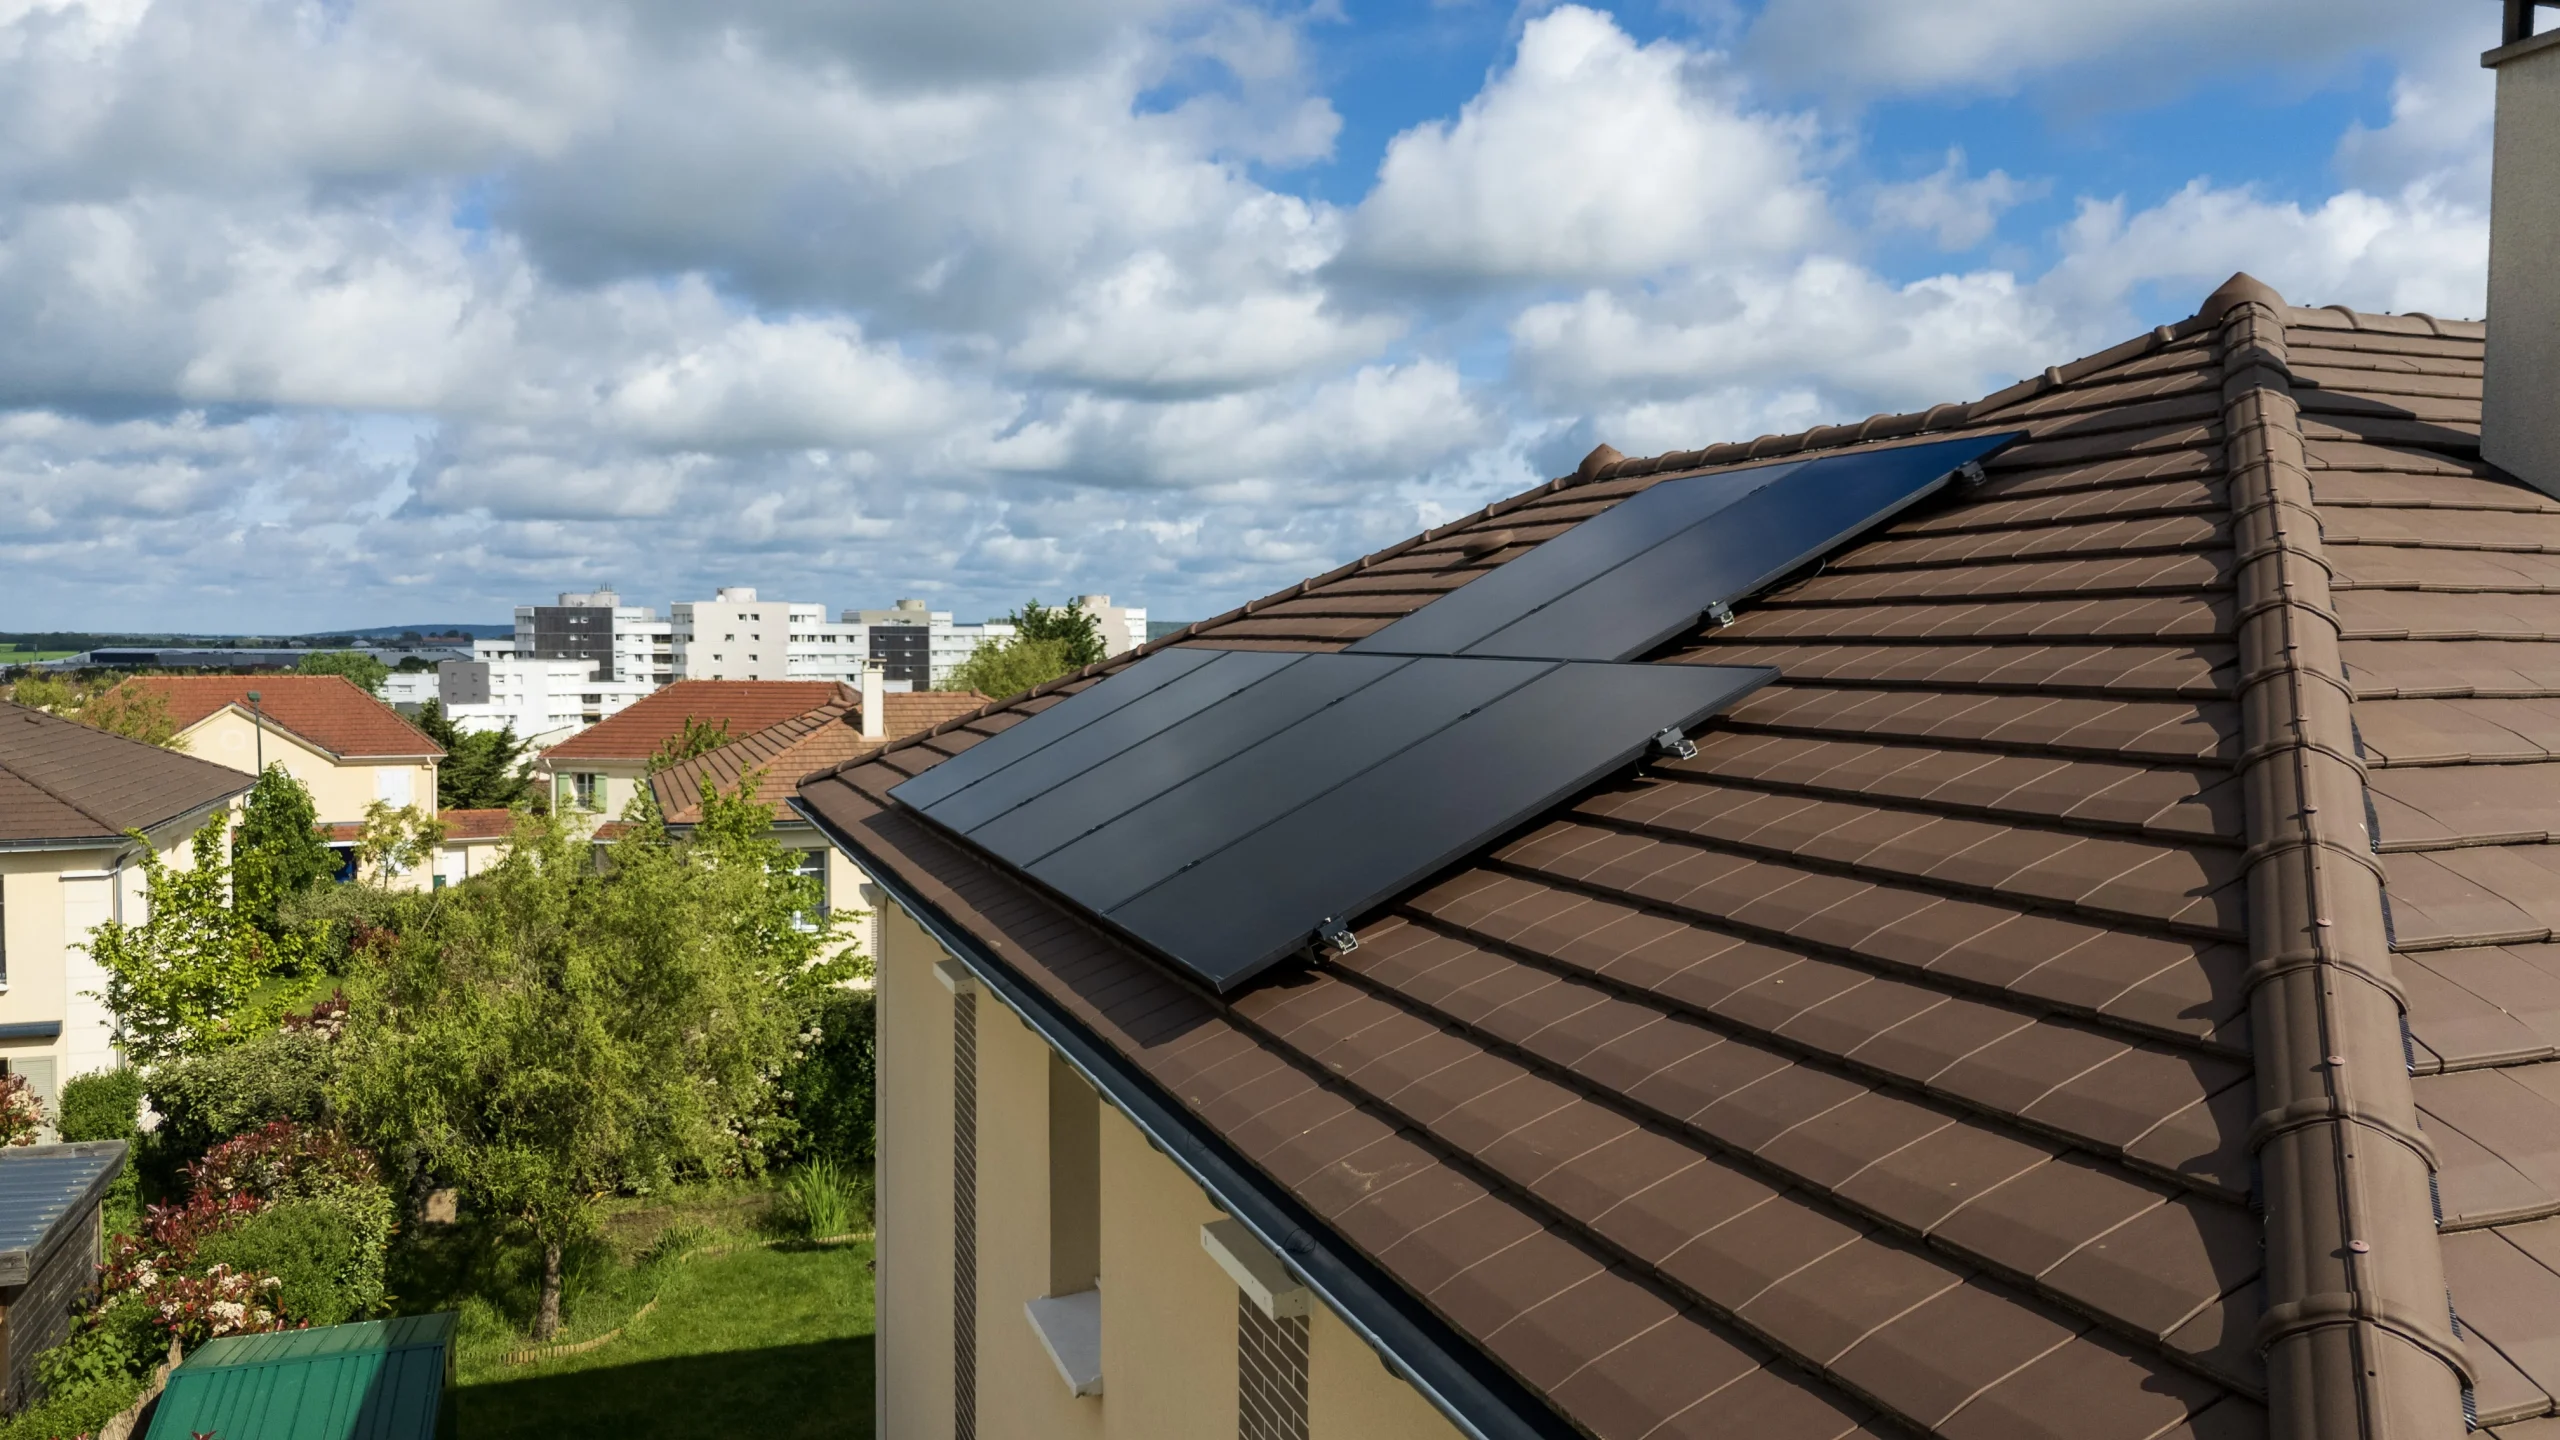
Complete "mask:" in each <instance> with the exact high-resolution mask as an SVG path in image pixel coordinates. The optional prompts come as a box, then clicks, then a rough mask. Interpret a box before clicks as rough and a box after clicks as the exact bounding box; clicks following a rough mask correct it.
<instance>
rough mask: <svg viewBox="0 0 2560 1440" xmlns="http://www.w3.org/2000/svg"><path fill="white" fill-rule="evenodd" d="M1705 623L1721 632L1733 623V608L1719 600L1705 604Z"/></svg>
mask: <svg viewBox="0 0 2560 1440" xmlns="http://www.w3.org/2000/svg"><path fill="white" fill-rule="evenodd" d="M1706 613H1707V623H1708V624H1710V625H1713V626H1714V627H1716V628H1717V629H1719V630H1721V629H1723V628H1724V627H1726V626H1727V625H1730V624H1732V623H1733V607H1732V606H1730V605H1727V604H1726V603H1724V602H1723V601H1721V600H1710V601H1708V602H1707V612H1706Z"/></svg>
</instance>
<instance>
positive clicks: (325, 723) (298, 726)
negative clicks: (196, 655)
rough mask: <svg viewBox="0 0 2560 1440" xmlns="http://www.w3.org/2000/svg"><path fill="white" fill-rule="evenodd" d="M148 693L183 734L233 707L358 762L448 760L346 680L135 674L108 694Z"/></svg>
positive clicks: (387, 708)
mask: <svg viewBox="0 0 2560 1440" xmlns="http://www.w3.org/2000/svg"><path fill="white" fill-rule="evenodd" d="M131 690H148V691H154V692H157V693H158V694H160V695H162V696H165V697H167V699H168V702H169V718H170V719H172V720H174V721H176V722H177V725H178V728H179V729H181V730H184V729H186V728H187V727H189V726H191V725H194V724H196V723H197V722H198V721H201V720H203V719H204V718H205V717H206V716H208V715H211V714H213V713H214V712H215V711H217V710H220V709H222V708H223V707H224V706H227V705H237V706H239V707H240V708H241V709H242V710H243V711H246V710H248V708H249V692H250V691H252V690H255V691H257V692H258V711H259V713H260V714H263V715H264V716H265V717H266V718H267V719H268V720H269V721H270V722H272V723H274V724H275V725H276V726H277V727H278V728H280V729H284V730H290V731H292V732H293V733H294V734H296V735H299V736H301V737H302V738H303V739H305V740H308V741H310V742H311V743H312V744H314V745H317V746H319V747H320V748H321V749H323V750H326V751H328V752H329V753H330V754H332V755H338V756H342V757H345V758H347V759H354V760H389V759H409V758H412V757H415V758H419V759H427V758H432V757H435V756H439V755H442V754H443V753H444V747H443V746H441V745H438V744H437V743H436V742H434V741H433V740H430V739H428V738H427V737H426V735H425V734H424V733H423V732H421V731H420V730H419V729H418V727H417V726H415V725H412V724H410V723H409V722H408V721H407V720H406V719H405V718H403V717H402V716H401V714H400V712H399V711H397V710H394V709H392V708H391V707H390V706H388V705H385V704H383V703H382V702H381V701H380V700H377V699H375V698H374V697H373V696H371V695H368V694H366V693H365V692H364V690H363V689H362V688H361V687H359V686H357V685H356V684H355V683H354V682H352V681H350V680H348V679H347V678H346V677H344V676H341V675H137V676H135V677H133V678H132V679H130V680H127V681H125V682H123V683H122V684H120V685H118V686H116V688H115V690H114V691H110V692H109V693H110V694H115V693H122V692H125V691H131Z"/></svg>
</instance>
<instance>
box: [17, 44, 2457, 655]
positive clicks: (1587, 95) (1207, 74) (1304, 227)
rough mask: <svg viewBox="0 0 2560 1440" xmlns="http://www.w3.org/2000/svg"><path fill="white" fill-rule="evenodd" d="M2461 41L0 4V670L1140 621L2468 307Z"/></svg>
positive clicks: (1207, 609) (1193, 612)
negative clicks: (1432, 540)
mask: <svg viewBox="0 0 2560 1440" xmlns="http://www.w3.org/2000/svg"><path fill="white" fill-rule="evenodd" d="M2475 12H2476V13H2475ZM2466 21H2467V22H2469V23H2467V24H2466V23H2464V22H2466ZM2496 23H2497V7H2496V6H2495V5H2492V4H2489V3H2487V0H2476V3H2471V0H2457V3H2455V4H2452V5H2448V6H2414V5H2409V4H2406V3H2405V0H2104V3H2100V0H2092V3H2089V4H2085V5H2078V6H2056V5H2053V4H2051V3H2049V0H1759V3H1744V0H1659V3H1657V0H1643V3H1626V4H1620V5H1614V6H1604V5H1553V4H1526V5H1520V4H1504V3H1496V0H1443V3H1432V0H1399V3H1363V0H1320V3H1316V4H1312V5H1309V4H1303V3H1257V0H1037V3H1031V0H847V3H843V4H833V5H824V6H812V5H807V4H803V3H799V0H740V3H737V4H734V5H731V6H726V7H719V8H717V9H704V8H702V7H692V6H683V5H678V4H675V3H673V0H347V3H345V4H342V5H335V6H332V7H329V8H328V9H327V10H326V11H319V10H313V9H310V8H308V7H306V6H302V5H297V4H293V3H287V0H247V3H243V0H0V137H6V138H0V327H5V328H6V329H7V331H8V333H10V334H12V335H13V336H15V337H17V340H18V343H17V344H15V345H13V346H12V347H10V348H9V349H8V350H7V351H5V352H0V565H6V566H7V567H9V570H10V572H11V573H12V574H13V575H17V576H25V577H32V578H31V579H30V580H28V581H24V582H22V583H19V584H16V585H12V586H10V587H8V589H7V591H6V593H4V594H0V629H20V630H23V629H37V628H69V627H78V628H108V627H129V628H163V627H166V628H186V629H196V630H304V629H318V628H325V627H328V626H334V625H365V624H376V623H406V622H418V621H433V620H486V619H491V618H496V617H502V616H503V615H504V614H505V613H506V611H507V609H508V607H510V606H511V605H513V604H515V603H517V602H520V601H525V600H531V599H537V598H540V597H542V596H544V595H547V594H548V593H550V592H552V591H555V590H562V589H582V588H587V587H588V586H590V585H593V584H596V583H600V582H603V581H608V580H609V581H612V582H614V583H616V584H618V585H619V586H620V587H621V588H622V590H623V591H624V593H625V594H626V595H628V596H630V597H631V598H633V599H634V600H637V601H639V602H641V603H651V604H664V603H667V602H669V601H672V600H676V599H682V598H686V597H689V596H699V595H706V594H708V593H709V592H710V590H711V589H712V588H713V587H714V586H717V585H724V584H752V585H756V586H758V587H760V588H761V589H763V590H764V591H765V592H766V593H768V594H779V595H785V596H788V597H790V598H793V599H805V600H815V601H820V602H823V603H826V604H828V605H830V606H862V605H876V604H880V603H883V602H885V601H886V600H887V599H889V598H891V597H894V596H898V595H910V594H914V595H924V596H927V597H929V598H931V599H932V600H934V601H935V603H936V604H937V606H938V607H941V606H948V607H949V608H952V609H955V610H958V611H961V612H962V613H963V614H964V615H967V614H976V613H982V612H992V611H1001V610H1003V609H1005V608H1009V607H1010V606H1011V605H1013V604H1015V603H1018V602H1019V600H1021V599H1022V598H1023V597H1025V596H1028V595H1033V594H1037V595H1042V596H1056V595H1060V594H1066V593H1073V592H1086V591H1104V592H1108V593H1111V594H1113V595H1114V596H1115V598H1117V599H1119V600H1121V601H1122V602H1123V603H1129V602H1133V601H1134V602H1136V603H1140V604H1144V605H1146V606H1148V607H1149V608H1150V609H1151V610H1152V611H1153V612H1154V613H1155V614H1157V615H1158V616H1161V617H1165V618H1188V617H1193V616H1197V615H1202V614H1207V613H1211V612H1213V611H1216V610H1219V609H1223V608H1225V607H1227V606H1229V605H1232V604H1235V603H1238V602H1240V601H1241V600H1244V599H1247V598H1250V597H1251V596H1253V595H1256V594H1260V593H1264V592H1266V591H1268V590H1271V589H1274V588H1277V587H1279V586H1282V585H1286V584H1288V583H1290V582H1292V581H1294V580H1296V579H1298V578H1300V577H1302V576H1303V575H1305V574H1308V573H1312V572H1315V571H1319V570H1323V569H1326V568H1330V567H1331V566H1333V565H1335V564H1338V563H1340V562H1341V561H1342V560H1343V559H1346V558H1348V557H1350V556H1352V555H1356V554H1358V553H1361V552H1362V551H1365V550H1367V549H1370V548H1374V547H1376V546H1378V545H1382V544H1386V543H1389V542H1391V541H1393V540H1395V539H1397V538H1400V537H1401V536H1403V535H1404V534H1407V533H1409V532H1411V531H1412V530H1414V529H1417V528H1420V527H1422V526H1425V525H1429V524H1433V523H1436V522H1437V521H1439V520H1441V519H1445V518H1448V517H1449V516H1452V515H1455V514H1458V513H1462V512H1464V511H1465V510H1468V509H1471V508H1473V507H1474V506H1476V505H1479V504H1482V503H1483V502H1484V501H1485V500H1487V499H1490V498H1493V497H1495V496H1498V495H1501V494H1505V493H1509V492H1511V491H1513V490H1516V489H1519V488H1522V487H1524V486H1527V485H1530V484H1533V483H1536V482H1537V481H1538V480H1540V479H1543V478H1544V477H1545V476H1546V475H1548V474H1551V473H1554V472H1556V471H1558V470H1561V469H1565V468H1569V467H1570V465H1571V464H1572V463H1573V462H1574V460H1575V459H1576V458H1577V457H1578V456H1579V455H1580V453H1581V452H1582V451H1583V450H1585V449H1587V448H1589V446H1590V445H1591V444H1592V443H1594V442H1595V441H1598V440H1607V441H1609V442H1610V443H1612V444H1615V445H1617V446H1619V447H1620V448H1621V449H1623V450H1627V451H1629V452H1631V453H1642V452H1645V451H1650V450H1660V449H1668V448H1689V447H1692V446H1696V445H1702V444H1707V443H1711V442H1713V441H1716V440H1721V439H1727V438H1735V437H1744V436H1748V435H1752V434H1758V433H1762V432H1764V431H1771V430H1790V429H1796V428H1800V427H1802V426H1805V425H1810V424H1817V423H1825V422H1828V421H1834V420H1841V419H1855V418H1857V417H1859V416H1861V415H1864V414H1868V413H1872V412H1874V411H1878V410H1896V409H1907V408H1916V407H1920V406H1925V405H1928V404H1931V403H1935V402H1936V401H1939V400H1946V399H1963V398H1969V397H1970V396H1972V395H1976V394H1980V393H1983V392H1986V391H1988V390H1990V389H1994V388H1997V387H1998V386H1999V385H2001V384H2004V383H2006V382H2007V381H2008V380H2009V379H2011V378H2013V377H2014V376H2016V375H2018V374H2021V373H2027V372H2031V371H2034V370H2040V369H2042V368H2043V367H2044V366H2046V365H2048V364H2052V363H2056V362H2058V361H2061V360H2065V359H2069V358H2071V357H2072V356H2074V355H2078V354H2082V353H2086V352H2088V351H2090V350H2094V349H2098V348H2101V347H2103V346H2104V345H2106V344H2109V343H2112V342H2113V341H2115V340H2118V339H2121V338H2123V337H2124V336H2125V335H2127V334H2130V333H2133V332H2134V331H2137V330H2139V329H2143V328H2148V327H2149V326H2151V325H2153V324H2157V323H2161V322H2163V321H2167V320H2171V319H2175V318H2177V317H2179V316H2181V315H2184V314H2186V313H2188V312H2189V311H2190V310H2191V309H2192V308H2193V306H2194V304H2195V302H2196V300H2197V299H2198V298H2199V297H2200V296H2201V295H2203V294H2204V293H2205V292H2206V291H2207V290H2209V289H2210V288H2211V287H2212V286H2213V284H2214V283H2216V282H2218V281H2219V280H2220V279H2221V278H2223V277H2224V276H2225V275H2227V274H2228V273H2230V271H2232V270H2234V269H2240V268H2246V269H2249V270H2251V271H2253V272H2254V273H2257V274H2259V275H2261V276H2262V277H2263V278H2266V279H2268V280H2270V281H2271V282H2273V283H2275V284H2277V285H2278V286H2279V287H2280V288H2282V289H2284V290H2285V291H2286V293H2287V294H2288V295H2290V296H2292V297H2293V298H2295V299H2297V300H2298V301H2301V302H2304V303H2313V304H2318V303H2330V302H2339V303H2346V304H2352V305H2356V306H2360V307H2364V308H2372V309H2395V310H2408V309H2427V310H2432V311H2435V312H2439V313H2446V314H2463V315H2470V314H2476V313H2477V312H2478V309H2479V305H2480V298H2479V297H2480V294H2481V292H2482V289H2483V282H2482V274H2481V272H2482V269H2483V265H2484V257H2485V245H2486V207H2487V203H2488V170H2487V154H2488V137H2489V130H2488V122H2489V104H2488V101H2489V96H2490V91H2489V85H2488V80H2487V77H2486V76H2485V75H2484V74H2483V73H2482V72H2481V71H2480V70H2479V69H2478V65H2477V56H2478V53H2479V51H2480V50H2481V49H2483V48H2485V47H2486V46H2487V45H2488V44H2490V43H2492V41H2493V40H2494V38H2495V36H2494V33H2493V32H2494V30H2495V27H2496Z"/></svg>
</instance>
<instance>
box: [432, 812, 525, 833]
mask: <svg viewBox="0 0 2560 1440" xmlns="http://www.w3.org/2000/svg"><path fill="white" fill-rule="evenodd" d="M436 819H437V821H438V822H440V823H441V824H443V826H444V838H446V839H447V840H504V839H507V838H509V837H510V836H512V835H514V834H515V833H516V812H514V811H513V810H439V811H437V812H436Z"/></svg>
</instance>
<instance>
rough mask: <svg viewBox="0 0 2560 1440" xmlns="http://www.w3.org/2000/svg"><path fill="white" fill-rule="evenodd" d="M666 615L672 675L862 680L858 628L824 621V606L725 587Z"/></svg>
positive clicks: (686, 677) (684, 677)
mask: <svg viewBox="0 0 2560 1440" xmlns="http://www.w3.org/2000/svg"><path fill="white" fill-rule="evenodd" d="M668 613H669V614H670V615H671V616H672V617H673V618H672V620H671V621H670V625H671V626H672V630H673V648H674V652H675V673H676V678H678V679H682V680H841V681H843V682H844V683H846V684H848V685H858V684H860V683H862V662H863V658H864V655H865V651H864V649H863V643H862V636H861V633H860V631H859V630H858V629H849V628H847V627H845V626H843V625H831V624H829V623H828V622H827V607H825V606H824V605H818V604H810V603H803V602H794V601H789V600H765V599H761V598H759V597H758V596H757V594H756V592H755V589H754V587H753V586H747V585H729V586H723V587H722V588H721V590H720V598H718V599H716V600H682V601H678V602H677V603H675V604H674V605H671V606H669V607H668Z"/></svg>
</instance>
